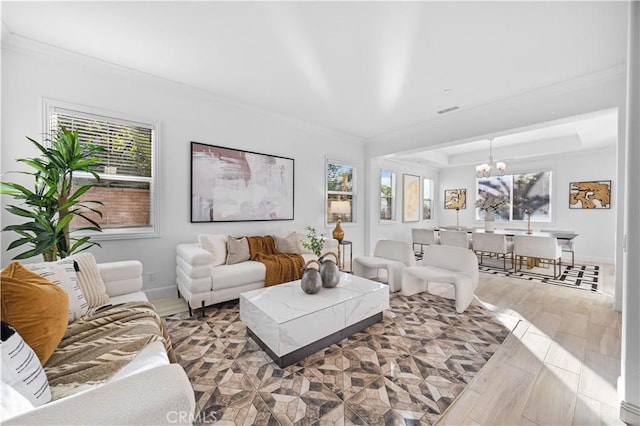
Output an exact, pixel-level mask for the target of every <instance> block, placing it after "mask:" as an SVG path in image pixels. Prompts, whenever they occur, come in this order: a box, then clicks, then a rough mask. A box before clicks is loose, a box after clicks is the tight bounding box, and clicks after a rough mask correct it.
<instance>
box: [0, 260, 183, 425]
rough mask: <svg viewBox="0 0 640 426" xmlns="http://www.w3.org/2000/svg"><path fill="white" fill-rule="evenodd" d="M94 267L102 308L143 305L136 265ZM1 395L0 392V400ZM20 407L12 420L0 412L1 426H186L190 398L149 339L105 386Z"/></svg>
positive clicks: (178, 372) (159, 346)
mask: <svg viewBox="0 0 640 426" xmlns="http://www.w3.org/2000/svg"><path fill="white" fill-rule="evenodd" d="M98 269H99V272H100V276H101V277H102V280H103V281H104V284H105V287H106V293H107V294H108V295H109V301H108V302H107V304H109V305H113V306H115V305H118V304H121V303H125V302H148V299H147V296H146V294H145V293H144V292H143V291H142V264H141V263H140V262H138V261H122V262H111V263H102V264H98ZM105 312H106V311H105ZM86 361H87V362H90V360H86ZM45 367H46V364H45ZM5 391H7V389H5V388H3V392H2V393H3V398H4V396H5ZM3 402H8V401H3ZM25 408H26V409H25ZM25 408H22V409H21V410H20V411H22V412H21V413H19V414H17V415H14V416H12V417H7V416H6V413H3V414H5V415H3V416H2V424H3V425H5V424H6V425H14V424H15V425H21V424H22V425H24V424H29V425H35V424H65V425H71V424H82V425H90V424H141V425H148V424H158V425H159V424H191V423H192V422H193V415H194V411H195V397H194V392H193V388H192V386H191V384H190V382H189V378H188V377H187V374H186V372H185V371H184V369H183V368H182V367H181V366H180V365H178V364H175V363H173V364H171V363H170V362H169V358H168V355H167V352H166V350H165V347H164V344H163V343H162V342H159V341H155V342H152V343H149V344H148V345H147V346H146V347H144V349H142V351H140V352H139V353H138V355H136V356H135V357H134V358H133V359H132V360H131V361H130V362H129V363H128V364H126V365H125V366H124V367H122V368H121V369H119V370H118V371H117V372H116V373H115V374H114V375H113V376H112V377H111V378H110V379H109V380H108V381H107V382H105V383H102V384H99V385H92V386H87V387H86V388H83V390H82V391H80V392H78V393H74V394H72V395H69V396H65V397H62V398H60V399H56V400H54V401H51V402H48V403H46V404H44V405H41V406H39V407H35V408H29V407H25ZM3 411H4V410H3ZM14 414H15V413H14Z"/></svg>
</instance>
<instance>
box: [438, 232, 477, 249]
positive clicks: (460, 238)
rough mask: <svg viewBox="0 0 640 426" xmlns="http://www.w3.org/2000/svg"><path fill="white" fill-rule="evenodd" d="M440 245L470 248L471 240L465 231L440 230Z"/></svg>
mask: <svg viewBox="0 0 640 426" xmlns="http://www.w3.org/2000/svg"><path fill="white" fill-rule="evenodd" d="M440 244H442V245H443V246H454V247H462V248H466V249H470V248H471V239H470V238H469V233H468V232H467V231H450V230H447V229H441V230H440Z"/></svg>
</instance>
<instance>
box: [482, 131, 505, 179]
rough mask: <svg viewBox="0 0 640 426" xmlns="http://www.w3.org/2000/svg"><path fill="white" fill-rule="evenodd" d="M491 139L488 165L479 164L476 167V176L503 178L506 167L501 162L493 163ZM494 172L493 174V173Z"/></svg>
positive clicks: (491, 140) (491, 141)
mask: <svg viewBox="0 0 640 426" xmlns="http://www.w3.org/2000/svg"><path fill="white" fill-rule="evenodd" d="M492 145H493V139H489V163H484V164H480V165H479V166H476V176H477V177H479V178H481V177H485V178H486V177H489V176H491V175H492V174H495V175H496V176H504V172H505V171H506V170H507V165H506V164H505V163H503V162H502V161H498V162H497V163H495V164H494V162H493V152H492V148H493V147H492ZM494 170H495V173H493V171H494Z"/></svg>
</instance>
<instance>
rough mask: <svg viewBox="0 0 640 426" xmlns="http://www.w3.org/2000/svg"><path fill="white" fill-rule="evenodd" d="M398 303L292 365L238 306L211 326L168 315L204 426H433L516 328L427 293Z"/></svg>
mask: <svg viewBox="0 0 640 426" xmlns="http://www.w3.org/2000/svg"><path fill="white" fill-rule="evenodd" d="M309 297H313V296H309ZM389 302H390V309H389V310H387V311H385V312H384V317H383V320H382V321H381V322H379V323H376V324H374V325H372V326H370V327H368V328H366V329H365V330H363V331H361V332H359V333H356V334H354V335H353V336H351V337H349V338H346V339H343V340H342V341H340V342H338V343H337V344H334V345H331V346H329V347H327V348H325V349H323V350H321V351H319V352H317V353H315V354H313V355H310V356H308V357H307V358H305V359H303V360H301V361H299V362H298V363H297V364H293V365H291V366H289V367H286V368H280V367H278V366H277V365H276V364H275V363H274V362H273V361H272V360H271V358H269V356H268V355H267V354H266V353H265V352H264V351H262V349H260V347H259V346H258V345H257V344H256V343H255V342H254V341H253V339H251V338H248V337H247V334H246V327H245V326H244V324H243V323H242V322H241V321H240V314H239V307H238V302H237V300H236V301H232V302H226V303H222V304H219V305H216V306H213V307H209V308H207V310H206V317H205V318H204V319H201V318H199V317H189V316H188V314H187V313H180V314H176V315H172V316H169V317H166V318H164V319H165V321H166V324H167V326H168V329H169V334H170V336H171V341H172V343H173V347H174V350H175V354H176V356H177V358H178V362H179V363H180V364H181V365H182V366H183V367H184V368H185V370H186V372H187V374H188V376H189V379H190V381H191V384H192V385H193V389H194V391H195V395H196V402H197V413H196V423H202V424H211V423H217V422H221V423H220V424H261V425H277V424H281V425H291V424H350V425H379V424H424V425H429V424H433V423H434V422H435V421H436V420H437V419H438V417H440V416H441V415H442V413H443V412H444V411H445V410H446V409H447V407H448V406H449V405H450V404H451V403H452V401H454V400H455V398H456V397H457V396H458V395H459V394H460V392H462V390H463V389H464V387H465V386H466V385H467V384H468V383H469V382H470V381H471V380H472V379H473V377H474V376H475V375H476V374H477V372H478V371H479V370H480V369H481V368H482V366H483V365H485V364H486V362H487V360H489V358H490V357H491V356H492V355H493V354H494V353H495V351H496V350H497V349H498V348H499V347H500V345H501V344H502V342H503V341H504V339H505V338H506V337H507V336H508V334H509V333H510V330H508V329H507V328H506V327H505V326H504V325H502V324H501V323H500V322H498V321H497V320H496V319H495V317H494V315H493V314H492V313H491V312H490V311H488V310H486V309H484V308H483V307H481V306H475V305H472V306H470V307H469V308H468V309H467V310H466V311H465V312H464V313H462V314H457V313H456V311H455V306H454V303H453V301H452V300H449V299H444V298H441V297H438V296H432V295H430V294H427V293H421V294H418V295H415V296H410V297H405V296H402V295H399V294H398V295H395V294H394V295H391V296H390V300H389ZM167 385H170V384H167Z"/></svg>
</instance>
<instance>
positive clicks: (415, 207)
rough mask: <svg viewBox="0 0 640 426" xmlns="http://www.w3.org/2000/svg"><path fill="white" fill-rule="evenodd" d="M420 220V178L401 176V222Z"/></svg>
mask: <svg viewBox="0 0 640 426" xmlns="http://www.w3.org/2000/svg"><path fill="white" fill-rule="evenodd" d="M419 220H420V176H414V175H402V221H403V222H418V221H419Z"/></svg>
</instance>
